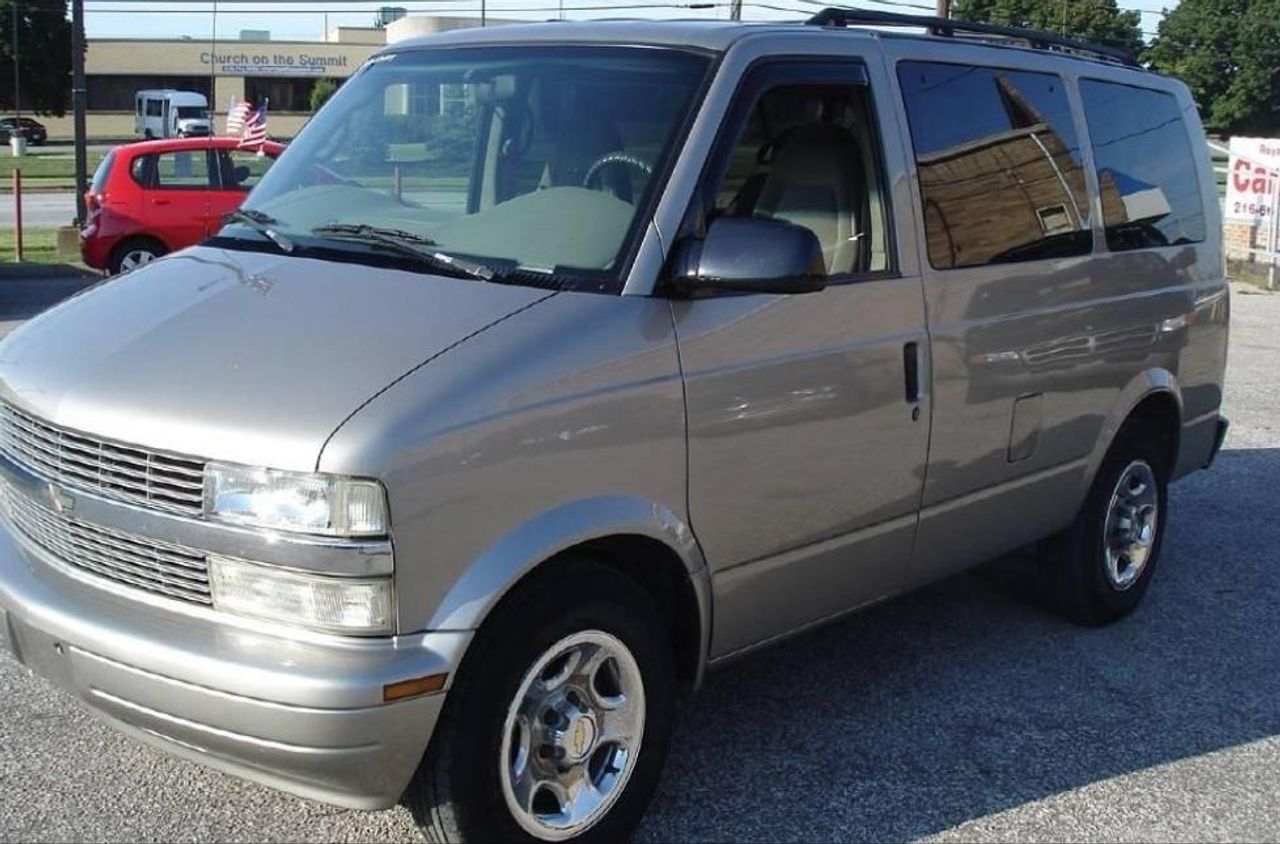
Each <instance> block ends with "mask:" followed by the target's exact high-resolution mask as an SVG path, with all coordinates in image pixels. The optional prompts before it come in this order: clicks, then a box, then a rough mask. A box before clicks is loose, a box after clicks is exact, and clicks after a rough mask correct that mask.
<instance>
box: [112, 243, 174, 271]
mask: <svg viewBox="0 0 1280 844" xmlns="http://www.w3.org/2000/svg"><path fill="white" fill-rule="evenodd" d="M166 251H167V250H166V249H165V248H164V246H163V245H162V244H160V243H159V242H158V241H155V240H152V239H151V238H149V237H135V238H130V239H129V240H126V241H124V242H123V243H121V244H120V245H119V246H117V247H116V248H115V249H114V250H112V252H111V259H110V261H109V267H108V268H109V269H110V270H111V274H112V275H117V274H119V273H127V272H128V271H129V270H136V269H137V268H138V267H141V266H143V265H144V264H149V263H151V262H152V261H154V260H155V259H156V258H159V257H160V256H161V255H163V254H165V252H166Z"/></svg>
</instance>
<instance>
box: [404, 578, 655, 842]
mask: <svg viewBox="0 0 1280 844" xmlns="http://www.w3.org/2000/svg"><path fill="white" fill-rule="evenodd" d="M550 565H551V566H552V568H550V569H548V570H547V571H546V572H538V573H535V574H533V575H532V576H531V578H530V580H529V581H528V582H526V583H522V584H521V585H520V586H518V587H517V589H516V591H514V592H513V593H512V594H510V595H508V596H507V598H505V599H504V600H503V602H502V604H500V605H499V607H498V608H497V609H496V610H495V611H494V613H493V614H492V616H491V618H490V619H489V620H488V621H487V622H486V623H485V625H484V627H483V628H482V629H481V630H480V632H479V633H478V634H477V635H476V640H475V641H474V642H473V643H472V645H471V648H470V649H469V652H468V655H467V658H466V661H465V662H464V664H463V666H462V668H461V670H460V672H459V674H458V677H457V680H456V682H455V684H454V686H453V688H452V690H451V691H450V692H449V696H448V699H447V700H446V702H445V709H444V712H443V713H442V715H441V719H440V722H439V724H438V725H437V726H436V732H435V735H434V736H433V738H432V741H431V745H430V747H429V748H428V750H427V753H426V755H425V756H424V758H423V761H422V764H421V766H420V767H419V770H418V773H417V775H416V776H415V778H414V781H413V783H412V784H411V785H410V787H409V790H408V792H407V793H406V802H407V803H408V805H409V808H410V810H411V811H412V812H413V815H414V818H415V820H416V821H417V822H418V824H419V826H420V827H421V828H422V831H423V833H424V835H425V836H426V838H427V840H429V841H440V842H444V841H510V840H524V841H539V840H540V841H618V840H624V839H626V838H627V836H628V835H630V833H631V831H632V830H633V829H634V828H635V826H636V824H638V823H639V821H640V818H641V817H642V816H643V814H644V810H645V808H646V807H647V806H648V803H649V800H650V798H651V797H652V795H653V792H654V789H655V788H656V787H657V784H658V779H659V777H660V776H661V772H662V766H663V763H664V761H665V758H666V753H667V746H668V743H669V741H670V737H671V726H672V720H673V717H674V712H675V668H674V662H673V657H672V653H671V647H670V641H671V640H670V635H669V632H668V628H667V623H666V620H665V619H664V618H663V617H662V616H661V614H660V613H659V611H658V609H657V607H656V606H655V605H654V603H653V601H652V599H651V598H650V597H649V596H648V594H646V593H645V592H644V590H643V589H641V588H640V587H639V586H638V585H637V584H636V583H635V582H634V581H632V580H631V579H629V578H627V577H626V576H625V575H622V574H620V573H618V572H615V571H613V570H611V569H609V568H607V567H605V566H603V565H600V564H596V563H594V562H591V561H589V560H573V561H567V562H563V563H552V564H550ZM566 599H569V600H568V601H566Z"/></svg>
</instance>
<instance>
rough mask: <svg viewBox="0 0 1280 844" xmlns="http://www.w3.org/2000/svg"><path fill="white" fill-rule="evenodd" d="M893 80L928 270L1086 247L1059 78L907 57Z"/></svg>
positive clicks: (1082, 195)
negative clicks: (911, 153) (912, 162)
mask: <svg viewBox="0 0 1280 844" xmlns="http://www.w3.org/2000/svg"><path fill="white" fill-rule="evenodd" d="M898 81H899V83H900V84H901V87H902V95H903V99H904V101H905V105H906V110H907V122H908V125H909V126H910V130H911V143H912V146H913V148H914V149H915V157H916V173H917V176H918V178H919V181H920V199H921V207H922V208H923V212H924V227H925V236H926V241H927V244H928V252H929V263H930V264H931V265H932V266H933V267H934V268H935V269H954V268H959V267H978V266H984V265H987V264H1001V263H1010V262H1014V261H1032V260H1038V259H1045V258H1058V257H1062V256H1066V255H1083V254H1087V253H1088V252H1090V251H1091V250H1092V249H1093V235H1092V231H1091V228H1090V226H1091V223H1090V219H1089V197H1088V192H1087V190H1086V187H1085V174H1084V165H1083V159H1082V156H1081V153H1080V142H1079V140H1078V138H1077V133H1076V127H1075V123H1074V120H1073V118H1072V114H1071V106H1070V104H1069V101H1068V99H1067V95H1066V90H1065V85H1064V83H1063V81H1062V79H1061V77H1059V76H1057V75H1056V74H1052V73H1031V72H1027V71H1019V70H1009V69H1004V68H994V67H980V66H973V65H960V64H949V63H944V62H917V61H904V62H901V63H899V65H898Z"/></svg>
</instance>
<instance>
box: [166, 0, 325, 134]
mask: <svg viewBox="0 0 1280 844" xmlns="http://www.w3.org/2000/svg"><path fill="white" fill-rule="evenodd" d="M328 38H329V34H328V33H325V40H328ZM217 52H218V0H213V24H212V25H211V26H210V27H209V121H210V123H209V131H210V132H211V133H212V132H213V113H214V112H215V111H217V109H218V61H217V59H218V56H217ZM165 128H166V129H167V128H168V127H165Z"/></svg>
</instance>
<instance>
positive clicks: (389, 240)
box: [311, 223, 500, 281]
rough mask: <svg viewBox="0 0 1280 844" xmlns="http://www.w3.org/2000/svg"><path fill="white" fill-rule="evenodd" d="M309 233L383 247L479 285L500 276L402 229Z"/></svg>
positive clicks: (335, 227) (352, 227)
mask: <svg viewBox="0 0 1280 844" xmlns="http://www.w3.org/2000/svg"><path fill="white" fill-rule="evenodd" d="M311 233H312V234H318V235H320V236H321V237H329V238H333V239H335V240H354V241H357V242H360V243H375V244H378V245H380V246H386V247H388V248H391V249H394V250H396V251H397V252H399V253H401V254H402V255H408V256H410V257H413V258H417V259H418V260H420V261H423V262H425V263H427V264H429V265H431V266H432V267H435V268H436V269H445V270H454V271H456V272H459V273H462V274H463V275H467V276H470V277H471V278H478V279H480V280H481V281H493V280H494V279H495V278H497V277H499V275H500V273H499V271H498V270H496V269H494V268H493V267H490V266H488V265H486V264H479V263H476V262H475V261H469V260H467V259H466V258H459V257H457V256H456V255H450V254H448V253H447V252H437V251H436V250H435V249H432V248H431V247H433V246H435V245H436V242H435V241H434V240H432V239H431V238H429V237H424V236H423V235H420V234H414V233H413V232H407V231H404V230H402V229H391V228H382V227H379V226H370V225H368V224H365V223H331V224H329V225H326V226H316V227H315V228H314V229H312V230H311Z"/></svg>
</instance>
